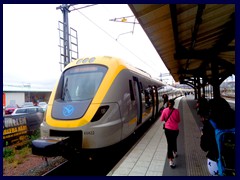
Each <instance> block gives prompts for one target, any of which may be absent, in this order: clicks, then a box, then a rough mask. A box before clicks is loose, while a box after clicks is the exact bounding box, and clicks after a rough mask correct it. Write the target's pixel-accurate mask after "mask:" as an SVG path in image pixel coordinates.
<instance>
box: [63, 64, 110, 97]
mask: <svg viewBox="0 0 240 180" xmlns="http://www.w3.org/2000/svg"><path fill="white" fill-rule="evenodd" d="M106 72H107V67H105V66H101V65H93V64H91V65H83V66H76V67H72V68H70V69H68V70H66V71H65V72H64V74H63V76H62V78H61V81H62V82H61V84H62V86H61V87H62V92H61V99H62V100H63V101H83V100H89V99H92V98H93V97H94V96H95V93H96V92H97V90H98V87H99V85H100V84H101V82H102V80H103V77H104V76H105V74H106Z"/></svg>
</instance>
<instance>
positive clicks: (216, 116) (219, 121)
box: [200, 98, 235, 176]
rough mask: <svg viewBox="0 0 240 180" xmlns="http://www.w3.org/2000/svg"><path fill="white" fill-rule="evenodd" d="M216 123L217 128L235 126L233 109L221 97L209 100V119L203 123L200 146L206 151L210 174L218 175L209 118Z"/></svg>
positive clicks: (213, 134)
mask: <svg viewBox="0 0 240 180" xmlns="http://www.w3.org/2000/svg"><path fill="white" fill-rule="evenodd" d="M210 119H211V120H212V121H214V122H215V123H216V126H217V127H218V128H219V129H231V128H234V127H235V111H234V110H233V109H232V108H231V107H230V105H229V104H228V102H227V101H226V100H225V99H223V98H215V99H211V100H210V101H209V119H207V120H205V121H204V123H203V129H202V132H201V134H202V135H201V139H200V147H201V149H202V150H203V151H204V152H207V155H206V157H207V166H208V171H209V173H210V174H211V175H212V176H218V165H217V159H218V148H217V143H216V139H215V131H214V128H213V126H212V125H211V123H210V121H209V120H210Z"/></svg>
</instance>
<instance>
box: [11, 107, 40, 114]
mask: <svg viewBox="0 0 240 180" xmlns="http://www.w3.org/2000/svg"><path fill="white" fill-rule="evenodd" d="M36 112H42V113H43V112H44V110H43V108H41V107H38V106H32V107H22V108H16V109H15V110H14V111H13V113H12V115H19V114H32V113H36Z"/></svg>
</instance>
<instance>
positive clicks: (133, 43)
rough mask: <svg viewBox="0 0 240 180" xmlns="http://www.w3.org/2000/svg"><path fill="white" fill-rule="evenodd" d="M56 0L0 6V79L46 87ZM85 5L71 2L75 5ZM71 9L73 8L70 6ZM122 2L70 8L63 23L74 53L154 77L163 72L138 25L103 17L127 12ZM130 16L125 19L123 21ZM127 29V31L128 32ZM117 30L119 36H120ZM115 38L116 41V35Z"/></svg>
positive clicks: (53, 70) (51, 78)
mask: <svg viewBox="0 0 240 180" xmlns="http://www.w3.org/2000/svg"><path fill="white" fill-rule="evenodd" d="M58 6H60V4H54V5H51V4H47V5H43V4H39V5H38V4H32V5H28V4H18V5H13V4H9V5H6V4H4V5H3V81H4V83H5V84H13V83H18V84H21V83H30V84H31V85H32V86H36V87H42V88H52V87H53V86H54V84H55V82H56V81H57V80H58V78H59V76H60V73H61V71H60V64H59V61H60V49H59V47H58V45H59V32H58V30H57V28H58V21H63V20H62V19H63V15H62V12H61V10H56V7H58ZM82 6H85V5H77V6H74V7H75V8H78V7H82ZM70 9H71V10H72V9H73V8H70ZM131 15H133V13H132V12H131V10H130V9H129V7H128V5H123V4H122V5H117V4H113V5H107V4H99V5H95V6H91V7H88V8H84V9H80V10H75V11H71V12H70V13H69V25H70V27H72V28H74V29H75V30H77V33H78V50H79V57H84V56H97V55H108V56H116V57H120V58H122V59H124V60H125V61H127V62H128V63H130V64H132V65H134V66H136V67H138V68H141V69H143V70H145V71H147V72H149V73H150V74H151V75H152V76H154V77H157V76H159V75H160V73H168V70H167V69H166V67H165V65H164V64H163V62H162V60H161V58H160V57H159V55H158V54H157V52H156V50H155V49H154V47H153V46H152V44H151V42H150V41H149V39H148V37H147V36H146V34H145V32H144V31H143V30H142V28H141V26H140V25H139V24H136V25H135V27H134V31H133V24H131V23H120V22H113V21H109V20H110V19H114V18H120V17H125V16H131ZM131 21H134V18H129V19H128V22H131ZM131 31H133V33H132V32H131ZM120 34H123V35H120ZM116 39H117V40H116Z"/></svg>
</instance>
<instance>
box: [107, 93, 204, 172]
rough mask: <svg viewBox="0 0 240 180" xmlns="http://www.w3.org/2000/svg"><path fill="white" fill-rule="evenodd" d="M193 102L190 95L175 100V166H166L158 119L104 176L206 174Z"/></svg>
mask: <svg viewBox="0 0 240 180" xmlns="http://www.w3.org/2000/svg"><path fill="white" fill-rule="evenodd" d="M195 105H196V100H194V96H192V95H189V96H187V97H180V98H178V99H176V100H175V108H177V109H179V111H180V114H181V122H180V124H179V128H180V133H179V136H178V157H177V158H176V159H175V160H176V168H175V169H172V168H170V167H169V164H168V160H167V158H166V155H167V141H166V137H165V134H164V130H163V128H162V122H160V120H157V121H156V122H155V123H154V124H153V125H152V127H151V128H150V129H149V131H148V132H146V134H145V135H144V136H143V137H142V138H141V139H140V140H139V141H138V143H136V144H135V146H133V147H132V149H131V150H130V151H129V152H128V153H127V154H126V155H125V156H124V157H123V158H122V160H121V161H120V162H119V163H118V164H116V166H115V167H114V168H113V169H112V170H111V171H110V172H109V173H108V175H107V176H209V173H208V170H207V159H206V153H205V152H203V151H202V150H201V148H200V135H201V134H200V127H201V125H202V124H201V122H200V118H199V116H198V115H197V113H196V110H195V109H194V107H195Z"/></svg>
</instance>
